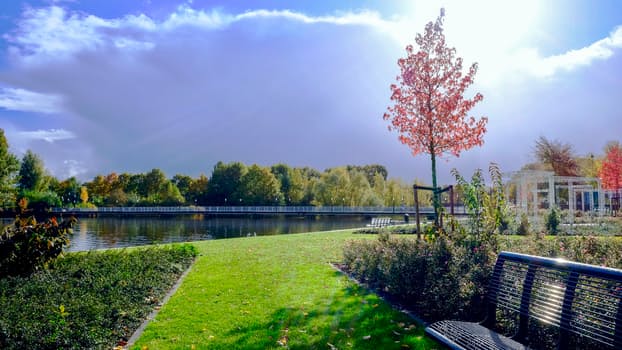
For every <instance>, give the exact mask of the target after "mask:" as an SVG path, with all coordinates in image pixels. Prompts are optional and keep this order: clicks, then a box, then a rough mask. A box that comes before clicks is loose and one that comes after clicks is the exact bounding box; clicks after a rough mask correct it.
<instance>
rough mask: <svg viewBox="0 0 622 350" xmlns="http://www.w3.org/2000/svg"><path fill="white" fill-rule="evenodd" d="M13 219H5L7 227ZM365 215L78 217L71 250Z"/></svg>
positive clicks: (248, 232) (341, 223)
mask: <svg viewBox="0 0 622 350" xmlns="http://www.w3.org/2000/svg"><path fill="white" fill-rule="evenodd" d="M11 222H12V220H11V219H2V224H4V225H7V224H10V223H11ZM369 222H370V220H369V218H365V217H363V216H321V217H294V216H255V217H251V216H245V217H231V216H227V217H215V216H204V215H180V216H159V217H148V216H134V217H119V216H100V217H97V218H86V217H82V218H78V223H77V224H76V226H74V232H73V234H72V235H71V238H70V239H71V245H70V246H69V248H68V250H69V251H84V250H91V249H106V248H120V247H130V246H139V245H145V244H156V243H170V242H187V241H199V240H209V239H224V238H237V237H249V236H250V237H254V236H265V235H278V234H290V233H301V232H314V231H328V230H339V229H349V228H357V227H362V226H365V225H366V224H368V223H369Z"/></svg>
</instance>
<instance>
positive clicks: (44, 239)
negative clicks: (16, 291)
mask: <svg viewBox="0 0 622 350" xmlns="http://www.w3.org/2000/svg"><path fill="white" fill-rule="evenodd" d="M75 222H76V219H75V218H73V217H71V218H70V219H68V220H64V221H62V222H61V223H58V222H57V221H56V218H51V219H48V220H46V221H45V222H42V223H37V221H36V219H35V218H34V217H29V218H18V219H16V220H15V224H14V225H12V226H8V227H6V228H5V229H4V230H3V232H2V234H1V235H0V278H2V277H4V276H16V275H26V274H29V273H31V272H32V271H35V270H37V269H39V268H41V267H45V266H46V265H47V264H48V263H50V262H51V261H53V260H54V259H56V257H58V256H59V255H60V254H61V253H62V252H63V247H64V246H66V245H68V244H69V237H68V234H69V233H70V232H71V227H72V226H73V225H74V224H75Z"/></svg>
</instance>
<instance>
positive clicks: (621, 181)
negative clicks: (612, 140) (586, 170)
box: [600, 144, 622, 190]
mask: <svg viewBox="0 0 622 350" xmlns="http://www.w3.org/2000/svg"><path fill="white" fill-rule="evenodd" d="M600 179H601V180H602V182H603V188H605V189H609V190H617V189H621V188H622V146H620V144H613V145H612V146H611V147H608V148H607V151H606V153H605V159H604V160H603V165H602V167H601V169H600Z"/></svg>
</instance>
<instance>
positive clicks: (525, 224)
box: [516, 213, 530, 236]
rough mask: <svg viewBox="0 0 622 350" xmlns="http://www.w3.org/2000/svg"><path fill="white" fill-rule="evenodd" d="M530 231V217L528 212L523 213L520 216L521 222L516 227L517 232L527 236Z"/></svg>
mask: <svg viewBox="0 0 622 350" xmlns="http://www.w3.org/2000/svg"><path fill="white" fill-rule="evenodd" d="M529 232H530V231H529V218H528V217H527V214H525V213H523V214H521V216H520V222H519V223H518V227H517V228H516V234H517V235H520V236H527V235H528V234H529Z"/></svg>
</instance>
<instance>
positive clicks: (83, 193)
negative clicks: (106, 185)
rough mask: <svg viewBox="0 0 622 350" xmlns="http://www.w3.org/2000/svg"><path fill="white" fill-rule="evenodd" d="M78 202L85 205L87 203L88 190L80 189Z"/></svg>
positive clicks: (85, 188)
mask: <svg viewBox="0 0 622 350" xmlns="http://www.w3.org/2000/svg"><path fill="white" fill-rule="evenodd" d="M80 201H81V202H82V204H86V203H87V202H88V201H89V190H88V189H87V187H86V186H82V187H80Z"/></svg>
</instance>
